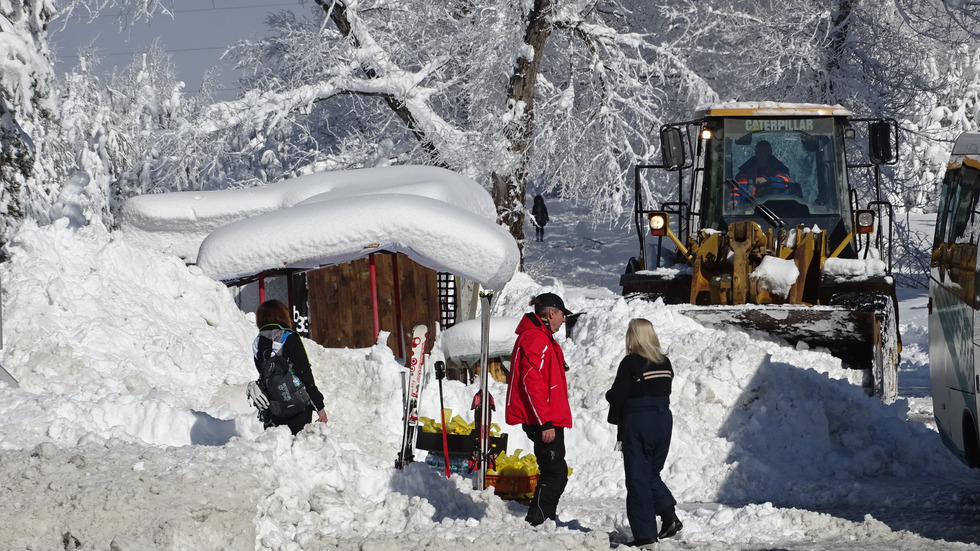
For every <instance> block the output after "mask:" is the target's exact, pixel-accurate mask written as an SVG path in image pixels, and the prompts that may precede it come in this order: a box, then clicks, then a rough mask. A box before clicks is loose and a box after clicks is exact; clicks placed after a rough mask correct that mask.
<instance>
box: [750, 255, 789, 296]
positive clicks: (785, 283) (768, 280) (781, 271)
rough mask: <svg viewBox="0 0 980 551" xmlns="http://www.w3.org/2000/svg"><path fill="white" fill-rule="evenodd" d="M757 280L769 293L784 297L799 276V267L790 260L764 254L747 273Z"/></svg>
mask: <svg viewBox="0 0 980 551" xmlns="http://www.w3.org/2000/svg"><path fill="white" fill-rule="evenodd" d="M749 277H750V278H752V279H754V280H757V281H758V282H759V287H760V288H761V289H765V290H767V291H769V292H770V293H772V294H774V295H777V296H781V297H783V298H786V296H788V295H789V290H790V287H792V286H793V284H794V283H796V280H797V279H798V278H799V277H800V269H799V268H797V267H796V262H793V261H792V260H788V259H783V258H778V257H775V256H764V257H762V262H760V263H759V266H758V267H757V268H756V269H755V270H753V271H752V273H750V274H749Z"/></svg>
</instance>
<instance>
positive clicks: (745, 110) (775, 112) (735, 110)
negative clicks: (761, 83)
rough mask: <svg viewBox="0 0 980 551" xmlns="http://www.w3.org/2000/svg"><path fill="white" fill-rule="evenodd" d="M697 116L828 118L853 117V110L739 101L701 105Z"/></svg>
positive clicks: (839, 107) (813, 105) (821, 105)
mask: <svg viewBox="0 0 980 551" xmlns="http://www.w3.org/2000/svg"><path fill="white" fill-rule="evenodd" d="M695 113H697V116H699V117H704V116H714V117H719V116H726V117H750V116H784V117H785V116H807V117H827V116H842V117H847V116H850V115H851V110H850V109H847V108H845V107H843V106H841V105H839V104H838V105H824V104H820V103H783V102H775V101H738V102H729V103H712V104H703V105H699V106H698V107H697V108H696V109H695Z"/></svg>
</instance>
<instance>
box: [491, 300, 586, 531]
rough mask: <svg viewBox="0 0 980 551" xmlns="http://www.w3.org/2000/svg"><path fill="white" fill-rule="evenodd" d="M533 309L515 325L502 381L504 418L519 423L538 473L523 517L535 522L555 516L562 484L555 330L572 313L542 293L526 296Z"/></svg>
mask: <svg viewBox="0 0 980 551" xmlns="http://www.w3.org/2000/svg"><path fill="white" fill-rule="evenodd" d="M531 305H532V306H534V312H529V313H527V314H526V315H525V316H524V317H523V318H522V319H521V321H520V323H518V324H517V330H516V333H517V341H516V342H515V343H514V351H513V352H512V353H511V371H510V382H509V384H508V386H507V409H506V421H507V424H508V425H521V428H522V429H524V433H525V434H527V437H528V439H529V440H531V442H532V443H533V444H534V455H535V456H536V457H537V459H538V468H539V469H540V470H541V475H540V476H539V478H538V485H537V487H535V489H534V497H532V498H531V504H530V506H529V507H528V510H527V516H526V517H525V520H526V521H527V522H528V523H529V524H531V525H532V526H537V525H539V524H541V523H543V522H544V521H545V520H548V519H551V520H557V510H558V500H559V498H561V494H562V492H564V491H565V485H566V484H567V483H568V464H567V463H565V429H566V428H571V427H572V410H571V407H570V406H569V404H568V385H567V383H566V381H565V370H566V367H565V354H564V352H562V349H561V347H560V346H558V342H557V341H555V335H554V334H555V332H557V331H558V329H559V328H560V327H561V326H562V324H563V323H565V317H566V316H568V315H571V314H572V313H571V312H570V311H569V310H568V309H567V308H565V303H564V302H563V301H562V299H561V297H559V296H558V295H556V294H554V293H544V294H541V295H538V296H536V297H534V298H533V299H532V300H531Z"/></svg>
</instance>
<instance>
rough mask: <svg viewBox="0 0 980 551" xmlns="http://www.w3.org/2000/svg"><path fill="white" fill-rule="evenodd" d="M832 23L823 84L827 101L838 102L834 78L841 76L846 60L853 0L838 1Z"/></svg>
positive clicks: (824, 98)
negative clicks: (842, 64)
mask: <svg viewBox="0 0 980 551" xmlns="http://www.w3.org/2000/svg"><path fill="white" fill-rule="evenodd" d="M831 23H832V24H833V29H832V31H831V35H830V48H829V51H828V52H827V63H826V67H825V71H826V76H825V77H824V83H823V86H822V88H823V95H824V97H823V101H824V102H825V103H835V102H837V98H836V97H835V96H836V94H835V92H834V79H835V78H838V77H839V76H840V73H841V71H840V69H841V63H842V62H843V60H844V53H845V50H846V45H847V31H848V26H849V25H850V23H851V0H840V1H839V2H838V3H837V11H836V12H835V13H833V14H832V15H831Z"/></svg>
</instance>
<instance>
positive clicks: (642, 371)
mask: <svg viewBox="0 0 980 551" xmlns="http://www.w3.org/2000/svg"><path fill="white" fill-rule="evenodd" d="M673 380H674V368H673V367H672V366H671V365H670V359H668V358H667V357H666V356H665V357H664V360H663V362H661V363H653V362H651V361H650V360H648V359H646V358H644V357H643V356H640V355H639V354H629V355H627V356H626V357H625V358H623V361H621V362H619V370H618V371H616V379H615V380H614V381H613V385H612V388H610V389H609V391H608V392H606V401H607V402H609V415H608V416H607V417H606V421H608V422H609V423H612V424H614V425H618V424H619V420H620V419H622V417H623V408H624V407H626V402H627V401H629V399H630V398H639V397H641V396H662V397H668V396H670V390H671V382H672V381H673Z"/></svg>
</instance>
